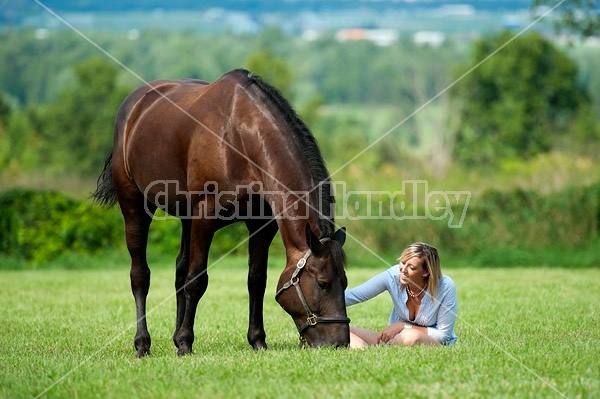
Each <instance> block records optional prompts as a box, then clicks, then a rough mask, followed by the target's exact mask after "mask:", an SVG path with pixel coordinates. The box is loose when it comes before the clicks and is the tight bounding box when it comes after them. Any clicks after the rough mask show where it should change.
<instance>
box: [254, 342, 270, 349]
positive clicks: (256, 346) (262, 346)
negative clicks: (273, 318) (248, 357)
mask: <svg viewBox="0 0 600 399" xmlns="http://www.w3.org/2000/svg"><path fill="white" fill-rule="evenodd" d="M252 349H254V350H255V351H260V350H267V343H266V342H254V343H253V344H252Z"/></svg>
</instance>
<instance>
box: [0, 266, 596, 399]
mask: <svg viewBox="0 0 600 399" xmlns="http://www.w3.org/2000/svg"><path fill="white" fill-rule="evenodd" d="M240 262H245V260H239V259H237V260H228V261H226V262H222V263H220V264H218V265H216V266H215V267H213V268H212V269H211V270H210V271H209V276H210V284H209V289H208V292H207V294H206V295H205V297H204V298H203V299H202V301H201V303H200V307H199V312H198V316H197V323H196V342H195V346H194V351H195V353H194V354H193V355H191V356H187V357H184V358H178V357H177V356H176V351H175V347H174V346H173V343H172V341H171V335H172V332H173V327H174V323H175V314H174V313H175V312H174V309H175V298H174V296H173V278H174V274H173V270H172V269H171V268H170V267H165V266H163V267H157V268H155V270H154V271H153V275H152V278H153V280H152V286H151V290H150V296H149V304H148V306H149V309H150V313H149V316H148V319H149V320H148V322H149V328H150V333H151V334H152V338H153V346H152V354H151V356H150V357H147V358H145V359H142V360H137V359H135V358H134V349H133V335H134V321H135V313H134V304H133V297H132V296H131V293H130V290H129V281H128V269H127V266H125V265H123V267H119V268H114V269H111V270H107V271H100V270H92V271H68V270H49V271H41V270H40V271H24V270H23V271H0V397H1V398H7V399H8V398H11V399H13V398H33V397H42V398H180V397H181V398H188V397H193V398H232V397H243V398H282V397H294V398H317V397H318V398H329V397H332V398H335V397H343V398H394V397H406V398H409V397H410V398H429V397H436V398H459V397H460V398H471V397H483V398H502V397H505V398H563V397H565V398H595V397H600V381H599V380H600V373H599V369H598V359H599V358H600V356H599V355H600V334H599V332H598V326H599V325H600V314H599V312H598V303H599V302H600V292H599V290H598V286H600V270H598V269H583V270H582V269H578V270H570V269H556V268H553V269H542V268H539V269H523V268H514V267H513V268H509V269H471V268H447V269H446V270H445V273H446V274H448V275H450V276H452V277H453V279H454V280H455V282H456V284H457V288H458V295H459V301H460V311H459V319H458V322H457V334H458V336H459V342H458V343H457V344H456V345H455V346H453V347H450V348H429V347H417V348H400V347H376V348H368V349H366V350H363V351H350V350H332V349H320V350H299V349H298V348H297V343H298V341H297V333H296V330H295V328H294V326H293V324H292V321H291V319H290V318H289V316H288V315H287V314H286V313H285V312H284V311H283V310H281V308H279V305H277V303H276V302H275V301H274V299H273V295H274V292H275V284H276V281H277V278H278V277H279V273H280V268H279V267H275V266H274V267H273V268H272V269H270V273H269V287H268V289H267V298H266V305H265V323H266V329H267V343H268V344H269V345H270V349H269V350H268V351H262V352H254V351H252V349H251V348H250V346H249V345H248V344H247V342H246V339H245V333H246V328H247V310H246V309H247V293H246V287H245V279H246V271H245V269H244V268H240V267H237V266H236V263H240ZM375 272H377V271H376V270H373V269H360V268H355V267H354V268H350V269H349V270H348V277H349V281H350V285H356V284H358V283H360V282H362V281H363V280H365V279H366V278H368V277H369V276H371V275H373V274H374V273H375ZM389 309H390V300H389V298H388V297H387V295H381V296H379V297H377V298H375V299H374V300H372V301H370V302H367V303H365V304H362V305H357V306H354V307H350V308H348V311H349V316H350V318H351V319H352V323H353V324H354V325H357V326H363V327H367V328H373V329H381V328H383V327H384V326H385V324H386V321H387V317H388V314H389Z"/></svg>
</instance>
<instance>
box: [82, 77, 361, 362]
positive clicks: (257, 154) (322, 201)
mask: <svg viewBox="0 0 600 399" xmlns="http://www.w3.org/2000/svg"><path fill="white" fill-rule="evenodd" d="M330 183H331V182H330V177H329V173H328V171H327V169H326V167H325V163H324V161H323V158H322V156H321V153H320V151H319V149H318V147H317V143H316V141H315V139H314V137H313V135H312V134H311V132H310V131H309V129H308V128H307V127H306V125H305V124H304V123H303V122H302V121H301V120H300V118H299V117H298V116H297V114H296V113H295V112H294V110H293V109H292V107H291V106H290V104H289V103H288V102H287V101H286V100H285V99H284V98H283V96H282V95H281V94H280V93H279V92H278V91H277V90H276V89H274V88H273V87H272V86H270V85H268V84H267V83H265V82H264V81H263V80H261V79H260V78H259V77H257V76H256V75H253V74H251V73H250V72H248V71H246V70H243V69H238V70H234V71H231V72H229V73H227V74H225V75H223V76H222V77H221V78H220V79H218V80H217V81H215V82H213V83H210V84H209V83H207V82H204V81H200V80H192V79H184V80H160V81H154V82H150V83H148V84H146V85H143V86H141V87H139V88H137V89H136V90H134V91H133V92H132V93H131V94H130V95H129V96H128V97H127V98H126V99H125V101H124V102H123V104H122V105H121V107H120V108H119V111H118V113H117V117H116V122H115V135H114V144H113V150H112V153H111V155H110V156H109V157H108V158H107V161H106V164H105V166H104V170H103V172H102V174H101V175H100V177H99V178H98V187H97V190H96V192H95V193H94V194H93V198H94V200H95V201H97V202H98V203H100V204H102V205H108V206H111V205H114V204H115V203H116V202H117V201H118V203H119V206H120V208H121V212H122V214H123V218H124V221H125V236H126V241H127V249H128V251H129V254H130V256H131V273H130V276H131V289H132V292H133V296H134V298H135V304H136V314H137V332H136V335H135V339H134V343H135V348H136V350H137V355H138V356H140V357H141V356H144V355H146V354H148V353H149V351H150V334H149V333H148V329H147V325H146V297H147V295H148V290H149V286H150V269H149V267H148V263H147V261H146V245H147V239H148V231H149V227H150V223H151V222H152V220H153V215H154V212H155V211H156V209H158V208H160V209H163V210H165V211H166V212H167V213H169V214H170V215H173V216H176V217H178V218H180V220H181V226H182V233H181V246H180V250H179V254H178V256H177V260H176V277H175V289H176V294H177V322H176V328H175V333H174V335H173V341H174V343H175V346H176V347H177V348H178V352H177V353H178V354H179V355H185V354H188V353H190V352H191V351H192V344H193V341H194V330H193V328H194V320H195V315H196V309H197V306H198V302H199V301H200V298H201V297H202V296H203V294H204V293H205V291H206V289H207V286H208V275H207V261H208V252H209V247H210V245H211V240H212V238H213V235H214V233H215V231H216V230H218V229H220V228H222V227H224V226H226V225H229V224H231V223H233V222H237V221H243V222H245V224H246V226H247V228H248V232H249V235H250V238H249V245H248V246H249V260H248V264H249V271H248V291H249V297H250V300H249V308H250V309H249V326H248V334H247V338H248V342H249V343H250V345H251V346H252V347H253V348H255V349H262V348H266V347H267V344H266V342H265V338H266V335H265V331H264V326H263V300H264V293H265V288H266V282H267V257H268V250H269V246H270V244H271V242H272V240H273V238H274V236H275V234H276V233H277V231H278V230H279V231H280V232H281V238H282V240H283V244H284V246H285V252H286V259H287V261H286V266H285V269H284V270H283V272H282V273H281V276H280V278H279V282H278V286H277V294H276V299H277V301H278V302H279V304H280V305H281V307H282V308H283V309H284V310H285V311H286V312H287V313H289V314H290V316H291V317H292V319H293V320H294V322H295V324H296V327H297V328H298V331H299V334H300V340H301V342H304V343H306V344H308V345H309V346H312V347H319V346H336V347H338V346H347V345H348V344H349V340H350V337H349V324H348V323H349V322H350V320H349V319H348V317H347V314H346V307H345V303H344V289H345V288H346V286H347V280H346V275H345V271H344V263H345V255H344V252H343V249H342V245H343V244H344V241H345V238H346V236H345V230H344V229H340V230H338V231H337V232H336V231H335V224H334V218H333V215H334V213H335V211H334V206H333V205H334V204H333V202H334V199H333V192H332V188H331V184H330Z"/></svg>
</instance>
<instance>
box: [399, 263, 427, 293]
mask: <svg viewBox="0 0 600 399" xmlns="http://www.w3.org/2000/svg"><path fill="white" fill-rule="evenodd" d="M423 266H424V265H423V259H422V258H418V257H416V256H415V257H412V258H410V259H409V260H407V261H406V262H402V261H401V262H400V282H401V283H402V284H408V283H411V285H416V286H419V287H422V286H423V285H424V283H425V280H426V277H427V275H428V274H429V272H427V270H425V268H424V267H423Z"/></svg>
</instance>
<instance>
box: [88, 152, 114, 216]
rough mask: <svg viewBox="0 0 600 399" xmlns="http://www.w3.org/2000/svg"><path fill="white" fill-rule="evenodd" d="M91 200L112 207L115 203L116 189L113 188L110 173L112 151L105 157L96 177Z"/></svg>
mask: <svg viewBox="0 0 600 399" xmlns="http://www.w3.org/2000/svg"><path fill="white" fill-rule="evenodd" d="M92 200H93V202H95V203H97V204H99V205H101V206H107V207H109V208H110V207H112V206H114V205H115V204H116V203H117V191H116V190H115V183H114V181H113V175H112V152H111V153H110V154H108V156H107V157H106V161H104V169H102V173H100V176H99V177H98V183H97V188H96V191H95V192H94V194H92Z"/></svg>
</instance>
